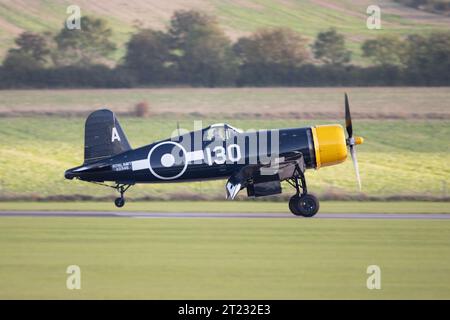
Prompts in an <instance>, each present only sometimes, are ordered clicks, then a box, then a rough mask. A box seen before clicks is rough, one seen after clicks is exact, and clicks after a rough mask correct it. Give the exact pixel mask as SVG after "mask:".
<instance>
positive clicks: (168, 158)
mask: <svg viewBox="0 0 450 320" xmlns="http://www.w3.org/2000/svg"><path fill="white" fill-rule="evenodd" d="M174 163H175V158H174V157H173V155H171V154H170V153H166V154H165V155H163V156H162V157H161V164H162V165H163V166H164V167H166V168H167V167H171V166H173V164H174Z"/></svg>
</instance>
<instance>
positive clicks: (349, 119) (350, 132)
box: [345, 93, 353, 138]
mask: <svg viewBox="0 0 450 320" xmlns="http://www.w3.org/2000/svg"><path fill="white" fill-rule="evenodd" d="M345 127H346V129H347V133H348V137H349V138H351V137H352V136H353V126H352V117H351V115H350V106H349V103H348V96H347V93H346V94H345Z"/></svg>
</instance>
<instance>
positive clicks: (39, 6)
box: [0, 0, 450, 63]
mask: <svg viewBox="0 0 450 320" xmlns="http://www.w3.org/2000/svg"><path fill="white" fill-rule="evenodd" d="M72 4H73V3H72V2H70V1H66V0H64V1H57V0H48V1H27V2H22V1H13V0H1V1H0V26H1V28H0V57H2V56H3V55H4V54H5V52H6V51H7V49H8V48H9V47H11V46H12V45H13V39H14V37H15V36H16V35H18V34H19V33H20V32H22V31H24V30H28V31H37V32H42V31H52V32H56V31H58V30H59V29H61V27H62V25H63V22H64V21H65V20H66V19H67V17H68V14H67V13H66V9H67V7H68V6H69V5H72ZM76 4H77V5H79V6H80V9H81V13H82V14H84V15H94V16H98V17H102V18H104V19H106V20H108V22H109V24H110V26H111V28H112V30H113V34H114V36H113V38H114V39H113V40H114V41H115V42H116V43H117V44H118V47H119V50H118V52H117V54H116V55H115V57H114V58H115V60H116V61H117V60H119V59H120V57H121V56H123V54H124V52H125V51H124V50H125V49H124V48H125V47H124V44H125V43H126V42H127V40H128V39H129V37H130V34H131V33H132V32H133V31H135V27H134V26H135V25H136V22H137V21H139V22H140V23H141V24H142V25H143V26H144V27H150V28H156V29H164V28H165V27H166V26H167V24H168V22H169V19H170V16H171V15H172V13H173V11H175V10H179V9H198V10H203V11H206V12H208V13H211V14H213V15H216V16H217V17H218V20H219V22H220V24H221V26H222V27H223V29H224V30H225V32H226V33H227V35H228V36H229V37H230V38H231V39H236V38H237V37H239V36H243V35H248V34H249V33H250V32H252V31H254V30H256V29H258V28H262V27H265V28H268V27H275V26H282V27H289V28H292V29H294V30H296V31H298V32H301V33H302V34H303V35H305V36H306V37H308V38H309V39H310V40H312V39H313V38H314V37H315V36H316V34H317V33H318V32H320V31H323V30H325V29H327V28H329V27H336V28H337V29H338V30H339V32H342V33H343V34H344V35H345V36H346V39H347V42H348V46H349V48H350V49H351V50H352V51H353V56H354V60H356V61H357V62H362V63H366V62H367V61H365V60H363V59H362V57H361V52H360V49H359V47H360V45H361V43H362V41H364V40H365V39H368V38H373V37H375V36H376V35H379V34H399V35H405V34H409V33H426V32H429V31H431V30H443V29H444V30H448V26H449V23H450V18H449V17H445V16H441V15H436V14H431V13H426V12H423V11H419V10H415V9H412V8H408V7H405V6H402V5H400V4H398V3H396V2H393V1H387V0H386V1H379V2H377V4H378V5H379V6H380V7H381V19H382V29H381V30H369V29H368V28H367V27H366V20H367V18H368V14H367V13H366V10H367V8H368V6H370V5H373V4H374V2H373V1H371V0H358V1H351V0H339V1H329V0H320V1H318V0H308V1H295V0H283V1H281V0H278V1H274V0H253V1H251V0H229V1H222V0H210V1H205V0H192V1H189V2H188V3H187V2H186V1H185V0H172V1H170V2H167V3H164V6H161V5H160V1H158V0H131V1H127V2H126V3H124V2H123V1H120V0H110V1H107V2H105V3H94V2H92V1H87V0H80V1H78V2H77V3H76ZM43 17H45V19H43Z"/></svg>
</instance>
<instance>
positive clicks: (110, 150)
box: [84, 109, 131, 164]
mask: <svg viewBox="0 0 450 320" xmlns="http://www.w3.org/2000/svg"><path fill="white" fill-rule="evenodd" d="M128 150H131V147H130V144H129V143H128V140H127V137H126V136H125V133H124V132H123V130H122V128H121V127H120V124H119V121H118V120H117V118H116V116H115V114H114V113H113V112H112V111H110V110H107V109H103V110H97V111H94V112H92V113H91V114H90V115H89V117H88V118H87V119H86V123H85V128H84V163H85V164H86V163H90V162H94V161H98V160H101V159H103V158H108V157H111V156H114V155H116V154H119V153H122V152H124V151H128Z"/></svg>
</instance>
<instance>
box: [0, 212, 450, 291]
mask: <svg viewBox="0 0 450 320" xmlns="http://www.w3.org/2000/svg"><path fill="white" fill-rule="evenodd" d="M449 238H450V223H449V222H447V221H413V220H411V221H399V220H393V221H391V220H389V221H385V220H370V221H356V220H339V221H335V220H333V221H331V220H314V219H311V220H305V219H299V220H280V219H273V220H272V219H263V220H253V219H252V220H250V219H248V220H247V219H239V220H237V219H227V220H217V219H195V220H192V219H191V220H189V219H170V220H167V219H128V218H120V219H118V218H102V219H99V218H1V223H0V247H1V248H2V250H1V253H0V255H1V259H0V298H1V299H25V298H27V299H30V298H31V299H117V298H123V299H304V298H306V299H314V298H319V299H322V298H326V299H362V298H366V299H449V298H450V247H449V245H448V239H449ZM374 264H375V265H378V266H380V268H381V286H382V289H381V290H368V289H367V288H366V280H367V277H368V275H367V274H366V269H367V267H368V266H369V265H374ZM69 265H78V266H79V267H80V268H81V290H67V289H66V279H67V278H66V277H67V276H68V275H67V274H66V268H67V267H68V266H69Z"/></svg>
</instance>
